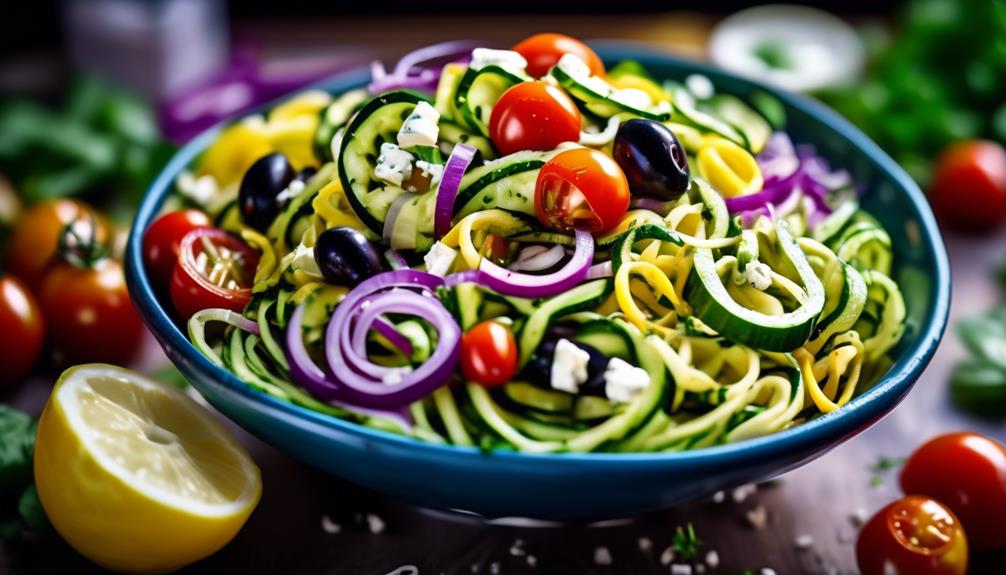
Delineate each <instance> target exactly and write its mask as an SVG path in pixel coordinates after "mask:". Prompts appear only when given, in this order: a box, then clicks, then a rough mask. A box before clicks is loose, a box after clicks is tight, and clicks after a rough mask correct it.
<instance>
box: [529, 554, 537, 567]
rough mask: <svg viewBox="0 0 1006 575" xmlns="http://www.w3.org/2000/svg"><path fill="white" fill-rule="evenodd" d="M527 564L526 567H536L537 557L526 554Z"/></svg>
mask: <svg viewBox="0 0 1006 575" xmlns="http://www.w3.org/2000/svg"><path fill="white" fill-rule="evenodd" d="M527 566H528V567H537V566H538V558H537V557H535V556H534V555H528V556H527Z"/></svg>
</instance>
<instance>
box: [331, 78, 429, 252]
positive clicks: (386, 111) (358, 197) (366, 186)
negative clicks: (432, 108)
mask: <svg viewBox="0 0 1006 575" xmlns="http://www.w3.org/2000/svg"><path fill="white" fill-rule="evenodd" d="M424 101H428V100H427V99H426V97H425V96H423V95H422V94H418V93H416V92H409V91H405V90H398V91H395V92H388V93H387V94H382V95H380V96H377V97H375V98H374V99H372V100H370V101H369V102H367V104H366V105H364V106H363V108H362V109H361V110H360V111H359V112H358V113H357V114H356V117H354V118H353V121H352V122H350V123H349V126H348V127H347V128H346V132H345V135H343V138H342V149H341V150H340V152H339V159H338V165H339V178H340V179H341V180H342V188H343V190H345V194H346V199H347V200H349V205H350V206H352V208H353V211H354V212H356V215H357V216H358V217H359V218H360V221H361V222H363V223H364V225H366V226H367V227H368V228H369V229H370V230H371V231H372V232H374V233H375V234H377V235H378V236H380V235H381V234H382V232H383V231H384V218H385V217H387V214H388V209H389V208H390V207H391V204H392V202H394V201H395V198H397V197H398V196H400V195H401V194H404V193H406V192H405V190H403V189H402V188H400V187H398V186H392V185H386V184H385V183H384V182H382V181H380V180H378V179H376V178H375V177H374V167H375V165H376V163H377V157H378V155H379V154H380V148H381V144H382V143H384V142H394V141H395V139H396V137H397V136H398V130H399V129H400V128H401V127H402V124H403V123H404V122H405V119H406V118H408V117H409V114H411V113H412V110H413V109H415V107H416V104H418V103H419V102H424Z"/></svg>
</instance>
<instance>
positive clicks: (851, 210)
mask: <svg viewBox="0 0 1006 575" xmlns="http://www.w3.org/2000/svg"><path fill="white" fill-rule="evenodd" d="M858 211H859V202H857V201H856V200H849V201H847V202H845V203H843V204H842V205H841V206H839V207H838V209H836V210H835V211H834V212H831V214H829V215H828V217H826V218H824V219H823V220H821V223H819V224H818V225H817V227H816V228H814V234H813V237H814V239H815V240H817V241H819V242H821V243H822V244H825V245H827V244H828V243H829V242H831V241H832V240H834V239H835V238H837V237H838V236H839V235H840V234H841V233H842V230H844V229H845V227H846V226H847V225H848V224H849V222H851V221H852V218H853V216H855V215H856V212H858Z"/></svg>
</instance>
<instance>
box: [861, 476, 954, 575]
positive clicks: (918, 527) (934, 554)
mask: <svg viewBox="0 0 1006 575" xmlns="http://www.w3.org/2000/svg"><path fill="white" fill-rule="evenodd" d="M856 562H857V563H858V564H859V570H860V571H861V572H862V574H863V575H964V573H966V572H967V570H968V541H967V538H965V536H964V530H963V529H962V528H961V524H960V523H959V522H958V521H957V518H956V517H954V514H953V512H951V511H950V510H949V509H947V508H946V507H944V506H943V505H941V504H940V503H939V502H938V501H936V500H933V499H929V498H928V497H922V496H919V495H909V496H907V497H904V498H902V499H899V500H897V501H895V502H894V503H891V504H890V505H888V506H887V507H885V508H883V509H881V510H880V511H879V512H878V513H877V514H876V515H874V516H873V518H872V519H870V521H869V522H867V524H866V525H864V526H863V530H862V531H860V532H859V539H858V540H857V541H856Z"/></svg>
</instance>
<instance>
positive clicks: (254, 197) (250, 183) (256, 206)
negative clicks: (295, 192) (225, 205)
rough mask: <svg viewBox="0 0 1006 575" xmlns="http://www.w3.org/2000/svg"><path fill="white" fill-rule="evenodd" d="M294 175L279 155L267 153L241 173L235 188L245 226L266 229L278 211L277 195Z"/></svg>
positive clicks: (262, 230)
mask: <svg viewBox="0 0 1006 575" xmlns="http://www.w3.org/2000/svg"><path fill="white" fill-rule="evenodd" d="M295 177H297V173H296V172H295V171H294V169H293V166H291V165H290V162H289V161H288V160H287V159H286V156H284V155H283V154H268V155H266V156H262V157H261V158H259V159H258V160H256V161H255V163H254V164H252V165H251V167H250V168H248V171H247V172H245V175H244V178H243V179H242V180H241V187H240V188H239V189H238V207H240V208H241V219H242V220H243V221H244V223H245V224H246V225H248V226H251V227H253V228H255V229H256V230H259V231H260V232H264V231H266V229H268V228H269V224H271V223H272V221H273V220H274V219H276V216H277V215H278V214H279V209H280V201H279V199H278V196H279V194H280V192H282V191H283V190H285V189H286V188H287V186H289V185H290V182H292V181H293V180H294V178H295Z"/></svg>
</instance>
